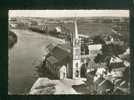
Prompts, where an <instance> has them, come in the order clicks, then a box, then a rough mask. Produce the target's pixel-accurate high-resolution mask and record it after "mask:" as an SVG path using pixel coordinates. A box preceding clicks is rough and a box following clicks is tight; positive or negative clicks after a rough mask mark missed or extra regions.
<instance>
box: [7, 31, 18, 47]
mask: <svg viewBox="0 0 134 100" xmlns="http://www.w3.org/2000/svg"><path fill="white" fill-rule="evenodd" d="M16 42H17V35H16V34H15V33H14V32H12V31H9V32H8V48H9V49H11V48H12V47H13V46H14V44H15V43H16Z"/></svg>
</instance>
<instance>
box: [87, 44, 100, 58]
mask: <svg viewBox="0 0 134 100" xmlns="http://www.w3.org/2000/svg"><path fill="white" fill-rule="evenodd" d="M101 49H102V44H92V45H88V50H89V55H90V56H96V55H97V54H98V53H101Z"/></svg>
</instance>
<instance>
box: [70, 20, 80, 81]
mask: <svg viewBox="0 0 134 100" xmlns="http://www.w3.org/2000/svg"><path fill="white" fill-rule="evenodd" d="M74 26H75V33H74V34H73V67H72V78H74V79H76V78H80V77H81V76H80V69H81V63H80V62H81V60H80V59H81V57H80V56H81V44H80V39H79V36H78V26H77V21H74Z"/></svg>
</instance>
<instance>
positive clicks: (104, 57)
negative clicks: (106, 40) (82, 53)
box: [94, 43, 126, 71]
mask: <svg viewBox="0 0 134 100" xmlns="http://www.w3.org/2000/svg"><path fill="white" fill-rule="evenodd" d="M125 50H126V48H124V47H123V46H121V45H118V44H113V43H111V44H104V45H103V46H102V50H101V51H102V54H98V55H97V56H96V57H95V59H94V61H95V62H96V63H101V62H105V63H106V65H107V67H108V69H109V71H110V66H109V65H110V59H111V57H113V56H118V55H119V54H122V53H124V52H125Z"/></svg>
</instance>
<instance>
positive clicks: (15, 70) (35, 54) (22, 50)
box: [8, 29, 63, 94]
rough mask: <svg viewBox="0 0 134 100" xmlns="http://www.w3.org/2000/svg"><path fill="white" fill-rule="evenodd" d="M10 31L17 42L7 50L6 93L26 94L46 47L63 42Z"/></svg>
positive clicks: (34, 78) (28, 33)
mask: <svg viewBox="0 0 134 100" xmlns="http://www.w3.org/2000/svg"><path fill="white" fill-rule="evenodd" d="M12 31H14V32H15V33H16V35H17V39H18V41H17V43H16V44H15V45H14V47H13V48H12V49H11V50H9V66H8V77H9V79H8V91H9V92H10V93H11V94H26V93H28V92H29V90H30V88H31V87H32V85H33V83H34V82H35V81H36V79H37V77H36V76H35V74H36V71H35V66H36V65H37V64H39V62H40V61H41V58H42V56H43V54H44V53H45V50H46V46H47V45H49V44H50V43H55V44H58V43H63V41H62V40H60V39H57V38H54V37H51V36H47V35H41V34H38V33H36V32H32V31H29V30H19V29H14V30H12Z"/></svg>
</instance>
